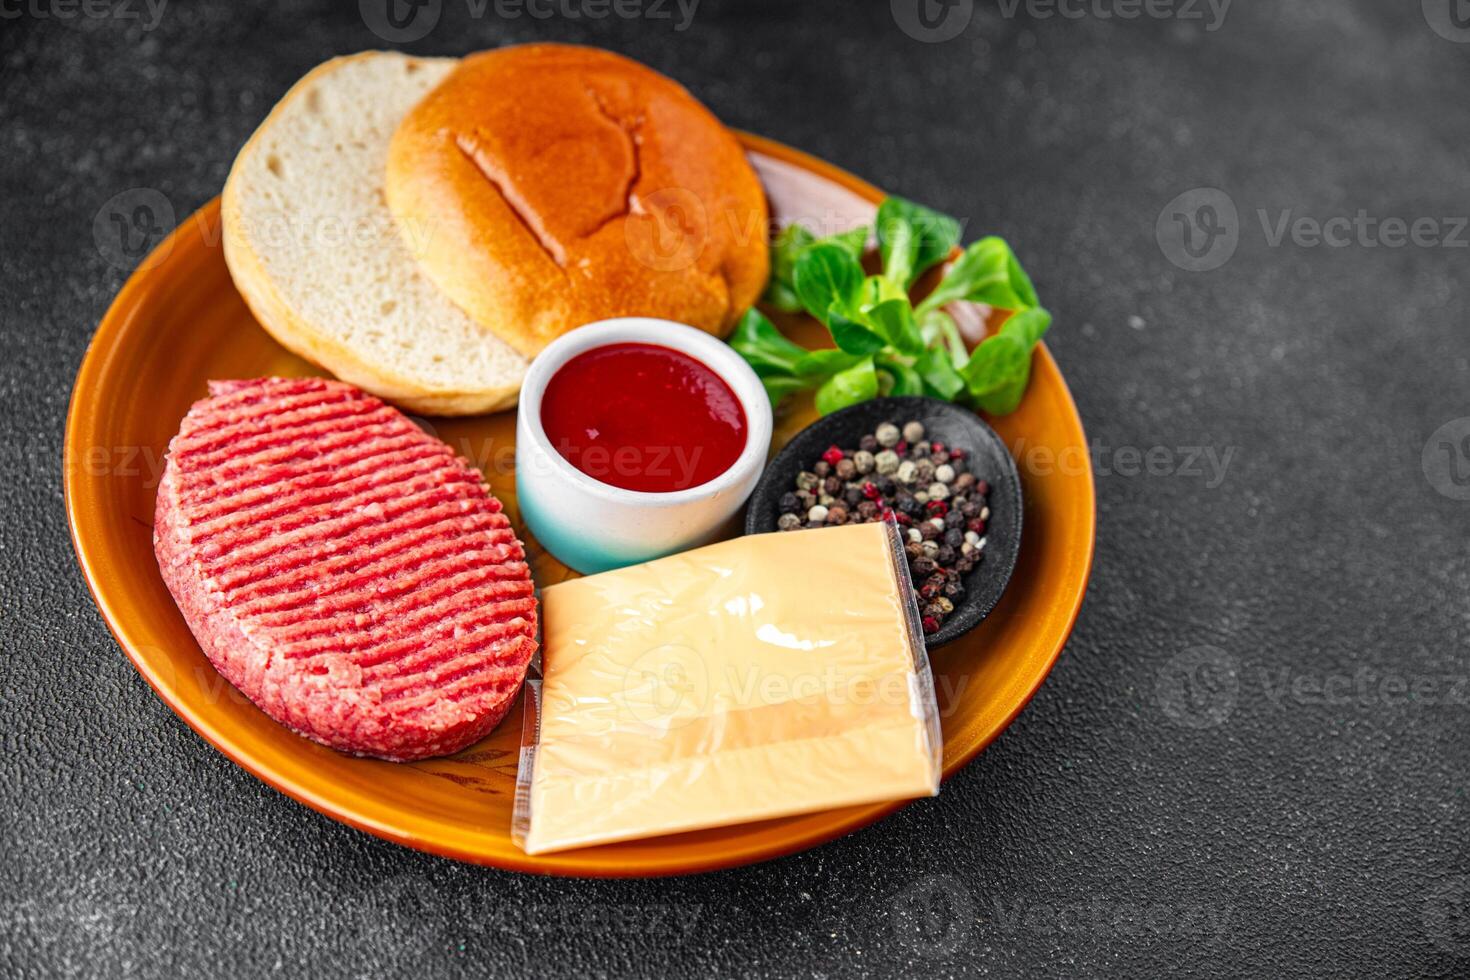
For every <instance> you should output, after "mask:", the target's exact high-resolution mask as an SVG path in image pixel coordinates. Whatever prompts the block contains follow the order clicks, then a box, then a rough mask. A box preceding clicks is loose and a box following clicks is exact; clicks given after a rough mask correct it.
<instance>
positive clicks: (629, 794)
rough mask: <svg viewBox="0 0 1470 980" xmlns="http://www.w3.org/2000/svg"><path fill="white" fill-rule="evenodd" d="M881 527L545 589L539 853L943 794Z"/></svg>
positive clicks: (888, 542)
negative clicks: (853, 805) (849, 806)
mask: <svg viewBox="0 0 1470 980" xmlns="http://www.w3.org/2000/svg"><path fill="white" fill-rule="evenodd" d="M898 555H899V552H898V543H897V537H896V535H895V534H894V532H893V530H892V529H891V528H890V527H888V526H887V525H883V524H861V525H848V526H844V527H834V528H825V529H821V530H812V531H801V532H795V533H777V534H763V535H755V536H748V537H743V538H736V539H734V540H731V541H726V542H722V543H720V544H715V545H710V546H709V547H706V548H699V549H697V550H694V551H688V552H684V553H682V554H678V555H672V556H670V557H667V558H661V559H658V560H657V561H652V562H648V563H646V564H643V565H636V566H632V567H629V568H623V569H619V570H617V571H612V572H606V573H603V574H601V575H593V576H590V577H587V578H582V579H576V580H573V581H570V582H564V583H562V584H559V585H554V586H551V587H550V588H547V589H545V590H544V591H543V593H542V622H543V624H544V626H543V628H544V636H543V644H542V656H543V672H544V680H543V682H542V685H541V693H540V705H539V714H538V716H537V718H536V722H537V724H536V725H534V726H533V728H534V729H536V731H535V733H534V741H533V743H532V744H530V745H528V746H527V750H526V751H524V752H523V765H522V772H521V778H520V784H521V785H520V786H519V789H518V799H517V812H518V819H517V826H516V836H517V840H518V842H519V843H520V844H521V846H522V847H523V848H524V849H525V850H526V851H527V852H528V853H531V854H542V853H546V852H548V851H556V850H562V849H565V848H571V847H581V846H585V845H589V844H599V843H608V842H612V841H620V840H629V839H633V838H640V837H649V836H654V835H658V834H670V833H677V832H680V831H687V830H695V829H699V828H703V827H714V826H721V825H726V824H733V823H741V822H745V821H750V820H763V819H768V818H771V817H781V816H789V815H792V814H798V813H807V812H810V811H813V810H822V809H827V808H830V807H839V806H848V805H852V804H859V803H874V802H878V801H883V800H896V799H906V798H911V797H918V796H932V795H934V794H935V793H937V792H938V791H939V775H940V736H939V724H938V710H937V707H936V704H935V700H934V685H933V679H932V677H931V675H930V673H929V664H928V660H927V659H926V657H925V654H924V646H923V639H922V636H921V634H920V633H919V631H918V629H917V608H916V606H915V603H914V598H913V589H912V586H911V584H910V583H909V580H908V572H907V567H906V565H905V564H904V563H902V562H901V561H900V560H898Z"/></svg>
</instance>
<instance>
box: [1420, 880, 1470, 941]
mask: <svg viewBox="0 0 1470 980" xmlns="http://www.w3.org/2000/svg"><path fill="white" fill-rule="evenodd" d="M1423 915H1424V919H1423V921H1424V931H1425V933H1427V934H1428V935H1429V938H1430V939H1431V940H1432V941H1433V942H1434V945H1436V946H1438V947H1439V948H1440V949H1442V950H1444V951H1445V952H1446V953H1449V954H1450V955H1451V956H1465V957H1470V876H1466V875H1455V876H1454V877H1453V878H1448V879H1446V880H1444V881H1442V882H1440V883H1439V884H1438V885H1435V886H1434V888H1432V889H1430V892H1429V896H1428V897H1427V898H1426V899H1425V900H1424V913H1423Z"/></svg>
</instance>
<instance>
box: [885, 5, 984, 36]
mask: <svg viewBox="0 0 1470 980" xmlns="http://www.w3.org/2000/svg"><path fill="white" fill-rule="evenodd" d="M889 7H890V9H891V10H892V12H893V22H894V23H895V24H897V25H898V27H899V29H900V30H902V31H903V32H904V33H905V34H907V35H908V36H909V37H911V38H913V39H914V40H915V41H923V42H924V43H925V44H938V43H939V42H940V41H949V40H952V39H954V38H956V37H959V36H960V34H961V33H963V32H964V30H965V28H966V27H968V26H969V25H970V18H971V17H972V16H974V14H975V0H889Z"/></svg>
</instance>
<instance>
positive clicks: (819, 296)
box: [730, 197, 1051, 415]
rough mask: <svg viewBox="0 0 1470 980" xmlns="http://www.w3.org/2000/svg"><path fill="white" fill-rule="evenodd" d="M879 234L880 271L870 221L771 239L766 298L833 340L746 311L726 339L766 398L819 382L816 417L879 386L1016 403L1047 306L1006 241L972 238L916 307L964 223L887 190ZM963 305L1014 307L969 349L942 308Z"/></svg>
mask: <svg viewBox="0 0 1470 980" xmlns="http://www.w3.org/2000/svg"><path fill="white" fill-rule="evenodd" d="M876 231H877V238H878V251H879V255H880V257H881V259H882V266H883V271H882V272H881V273H878V274H876V275H867V274H866V273H865V272H864V271H863V267H862V262H861V259H862V255H863V251H864V249H865V248H866V245H867V241H868V237H869V229H868V228H866V227H862V228H855V229H853V230H852V231H848V232H843V233H842V234H840V235H832V236H828V237H826V238H818V237H816V236H815V235H813V234H812V233H811V232H810V231H808V230H806V229H805V228H803V227H801V226H800V225H794V224H793V225H788V226H787V227H786V228H785V229H784V230H782V232H781V233H780V234H779V235H777V236H776V239H775V240H774V241H773V242H772V244H771V279H770V283H769V285H768V286H767V289H766V295H765V300H766V302H767V303H769V304H770V305H771V306H773V307H774V308H776V309H778V310H782V311H785V312H797V311H800V310H805V311H806V312H808V313H810V314H811V315H812V316H814V317H816V318H817V319H818V320H820V321H821V322H822V323H823V324H824V325H825V326H826V327H827V329H828V331H829V332H830V333H831V334H832V340H833V343H834V344H835V345H836V347H835V348H833V349H827V350H815V351H809V350H807V349H806V348H804V347H801V346H800V345H798V344H795V343H793V342H792V341H790V340H788V339H787V338H786V337H785V336H783V335H782V334H781V332H780V331H779V330H777V329H776V327H775V325H774V324H772V323H771V321H770V320H768V319H766V317H765V316H763V315H762V314H761V313H760V312H759V311H758V310H756V309H754V308H751V309H750V310H749V311H748V312H747V313H746V314H745V317H744V318H743V319H742V320H741V322H740V324H739V326H738V327H737V328H736V331H735V335H734V336H733V337H732V338H731V341H730V343H731V345H732V346H733V347H734V348H735V349H736V350H737V351H738V352H739V353H740V354H741V356H743V357H744V358H745V360H746V361H747V362H748V363H749V364H750V365H751V367H753V368H754V369H755V372H756V374H758V375H759V376H760V378H761V381H762V382H763V383H764V385H765V388H766V392H767V394H768V395H770V398H771V401H772V403H776V402H779V401H780V400H781V399H782V398H784V397H785V396H786V395H788V394H790V393H792V392H794V391H803V390H806V389H809V388H816V389H817V393H816V404H817V410H818V411H819V412H821V413H822V414H823V415H825V414H827V413H828V412H832V411H836V410H837V409H839V408H843V407H845V406H847V405H852V404H855V403H857V402H861V401H866V400H867V399H869V398H873V397H875V396H877V395H879V394H885V395H928V396H931V397H934V398H941V399H944V400H945V401H957V400H964V401H969V402H972V403H973V404H975V405H977V406H978V407H979V408H981V409H983V410H984V411H986V412H988V413H990V414H992V415H1005V414H1007V413H1009V412H1013V411H1015V409H1016V407H1017V406H1018V405H1019V404H1020V403H1021V398H1022V396H1024V395H1025V393H1026V385H1027V382H1028V381H1029V380H1030V376H1031V355H1032V351H1033V350H1034V349H1035V347H1036V343H1037V341H1038V340H1040V339H1041V336H1042V334H1044V333H1045V332H1046V329H1047V327H1048V326H1050V325H1051V314H1050V313H1048V312H1047V311H1046V310H1045V309H1043V308H1042V307H1041V306H1040V305H1039V304H1038V302H1037V299H1036V289H1035V287H1034V286H1032V284H1031V279H1030V277H1029V276H1027V275H1026V272H1025V270H1023V269H1022V268H1021V264H1020V263H1019V262H1018V261H1017V260H1016V256H1015V254H1014V253H1013V252H1012V251H1011V248H1010V246H1009V245H1007V244H1006V243H1005V242H1004V241H1002V240H1001V239H999V238H995V237H993V236H992V237H987V238H982V239H980V240H979V241H977V242H974V243H973V244H971V245H970V246H968V247H967V248H966V249H965V250H964V251H963V252H962V253H961V254H960V255H959V257H958V258H956V259H955V260H954V261H953V262H952V263H950V265H949V267H948V268H947V269H946V271H945V273H944V276H943V278H941V279H940V281H939V283H938V285H936V286H935V287H934V289H933V290H932V291H931V292H930V293H929V294H928V295H927V296H925V297H924V299H923V300H921V301H920V302H919V303H918V305H917V306H916V305H914V304H913V302H912V301H911V300H910V298H909V291H910V290H911V289H912V288H913V285H914V283H915V282H917V281H918V279H919V277H920V276H922V275H923V274H924V273H925V272H927V271H928V270H929V269H931V268H933V267H934V266H935V265H938V264H939V263H940V262H943V261H944V260H945V259H946V258H948V257H949V255H950V254H951V253H952V252H953V251H954V248H955V246H956V245H958V244H959V238H960V226H959V223H958V222H956V221H955V220H954V219H953V218H950V217H948V216H947V215H943V214H940V213H939V212H937V211H931V210H930V209H928V208H925V207H922V206H920V205H918V204H914V203H913V202H911V201H905V200H903V199H902V198H897V197H890V198H888V199H887V200H885V201H884V202H883V204H882V205H881V206H880V207H879V208H878V220H877V228H876ZM960 301H967V302H973V303H985V304H987V305H989V306H992V307H996V308H999V309H1005V310H1010V311H1011V316H1010V317H1009V318H1008V319H1007V320H1006V321H1005V323H1004V324H1002V325H1001V328H1000V329H999V330H998V331H997V332H996V333H995V334H994V335H992V336H990V337H988V338H986V339H985V340H984V341H982V342H981V343H980V345H979V346H978V347H976V348H975V350H974V351H973V352H971V351H969V350H968V349H967V348H966V347H965V343H964V339H963V338H962V337H961V336H960V331H959V327H958V325H957V324H956V323H955V321H954V318H953V317H951V316H950V315H949V314H948V313H946V312H945V310H944V307H946V306H948V305H949V304H950V303H954V302H960Z"/></svg>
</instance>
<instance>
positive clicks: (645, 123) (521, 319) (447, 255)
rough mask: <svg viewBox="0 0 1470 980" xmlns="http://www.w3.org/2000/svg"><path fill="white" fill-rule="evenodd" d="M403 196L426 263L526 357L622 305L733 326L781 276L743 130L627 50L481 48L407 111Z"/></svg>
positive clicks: (708, 325)
mask: <svg viewBox="0 0 1470 980" xmlns="http://www.w3.org/2000/svg"><path fill="white" fill-rule="evenodd" d="M387 196H388V205H389V208H390V209H391V210H392V212H393V215H394V217H395V218H396V219H397V221H398V223H399V225H400V227H402V228H405V229H414V231H415V234H416V235H417V236H418V237H419V240H420V241H421V242H423V243H424V244H423V246H422V247H421V249H420V250H419V251H418V253H417V254H418V259H419V264H420V267H421V268H422V269H423V271H424V272H425V273H426V274H427V275H428V277H429V278H430V279H431V280H432V281H433V282H434V283H436V284H437V285H438V286H439V288H440V289H441V290H443V292H444V293H445V294H446V295H447V296H448V297H449V298H450V299H451V300H452V301H453V302H454V303H455V304H456V305H458V306H459V307H460V308H461V309H463V310H464V311H465V312H466V313H467V314H469V316H470V318H471V319H473V320H475V321H476V322H478V323H479V324H481V325H482V326H483V327H485V328H486V329H487V330H489V331H491V332H492V333H494V334H495V335H496V336H498V337H500V338H501V339H503V340H504V341H506V342H507V343H509V344H510V345H511V346H512V347H515V348H516V349H518V350H520V351H521V352H522V353H524V354H526V355H534V354H536V353H537V352H538V351H540V350H541V348H542V347H544V346H546V344H547V343H549V342H550V341H552V340H554V339H556V338H557V337H558V336H560V335H561V334H563V333H565V332H566V331H568V330H571V329H573V328H575V327H578V326H580V325H582V324H585V323H589V322H591V321H594V320H600V319H605V318H607V317H613V316H632V315H643V316H656V317H663V318H667V319H670V320H678V321H681V322H684V323H688V324H691V325H693V326H696V327H699V328H701V329H703V330H707V331H709V332H711V333H715V334H721V335H723V334H724V333H726V332H728V331H729V329H730V328H731V327H732V326H733V325H734V323H735V321H736V320H737V319H738V318H739V317H740V315H741V314H742V313H743V312H744V311H745V309H746V308H747V307H748V306H749V305H750V304H751V303H753V302H754V301H755V299H756V297H757V296H758V295H759V294H760V292H761V289H762V288H763V287H764V285H765V281H766V274H767V261H768V260H767V254H766V240H767V234H766V231H767V220H768V219H767V212H766V202H765V197H764V195H763V193H762V191H761V187H760V183H759V182H758V180H757V178H756V176H755V172H754V171H753V170H752V169H751V166H750V164H749V162H748V161H747V160H746V159H745V154H744V153H743V152H742V150H741V148H740V145H739V143H738V142H737V141H736V139H735V137H734V136H733V135H731V133H730V132H729V131H728V130H726V129H725V127H724V126H723V125H721V124H720V122H719V120H717V119H716V118H715V117H714V116H713V115H712V114H711V113H710V112H709V110H707V109H705V108H704V106H702V105H700V104H699V102H697V101H696V100H695V99H694V97H693V96H691V95H690V94H689V93H688V92H687V91H685V90H684V88H683V87H681V86H680V85H678V84H677V83H675V82H673V81H672V80H670V79H668V78H666V77H664V76H663V75H660V74H659V73H658V72H656V71H653V70H652V69H650V68H646V67H644V66H643V65H640V64H638V63H637V62H634V61H630V60H629V59H627V58H624V57H621V56H620V55H616V54H613V53H611V52H607V51H601V50H597V49H593V48H582V47H575V46H569V45H558V44H535V45H526V46H521V47H509V48H502V49H499V50H495V51H487V52H484V53H481V54H477V55H472V56H470V57H468V58H465V59H464V60H463V61H462V62H461V63H460V64H459V66H458V67H457V68H455V69H454V71H452V72H451V73H450V74H449V76H448V77H447V78H445V79H444V81H443V82H442V83H441V84H440V85H439V86H438V87H437V88H435V89H434V90H433V91H431V92H430V93H429V94H428V95H427V96H426V97H425V98H424V99H423V100H422V101H420V102H419V103H418V104H417V105H416V106H415V107H414V108H413V109H412V111H410V112H409V113H408V115H407V116H406V117H405V118H404V120H403V122H402V123H401V124H400V125H399V127H398V130H397V132H396V133H395V134H394V136H393V140H392V142H391V144H390V147H389V152H388V170H387Z"/></svg>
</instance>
